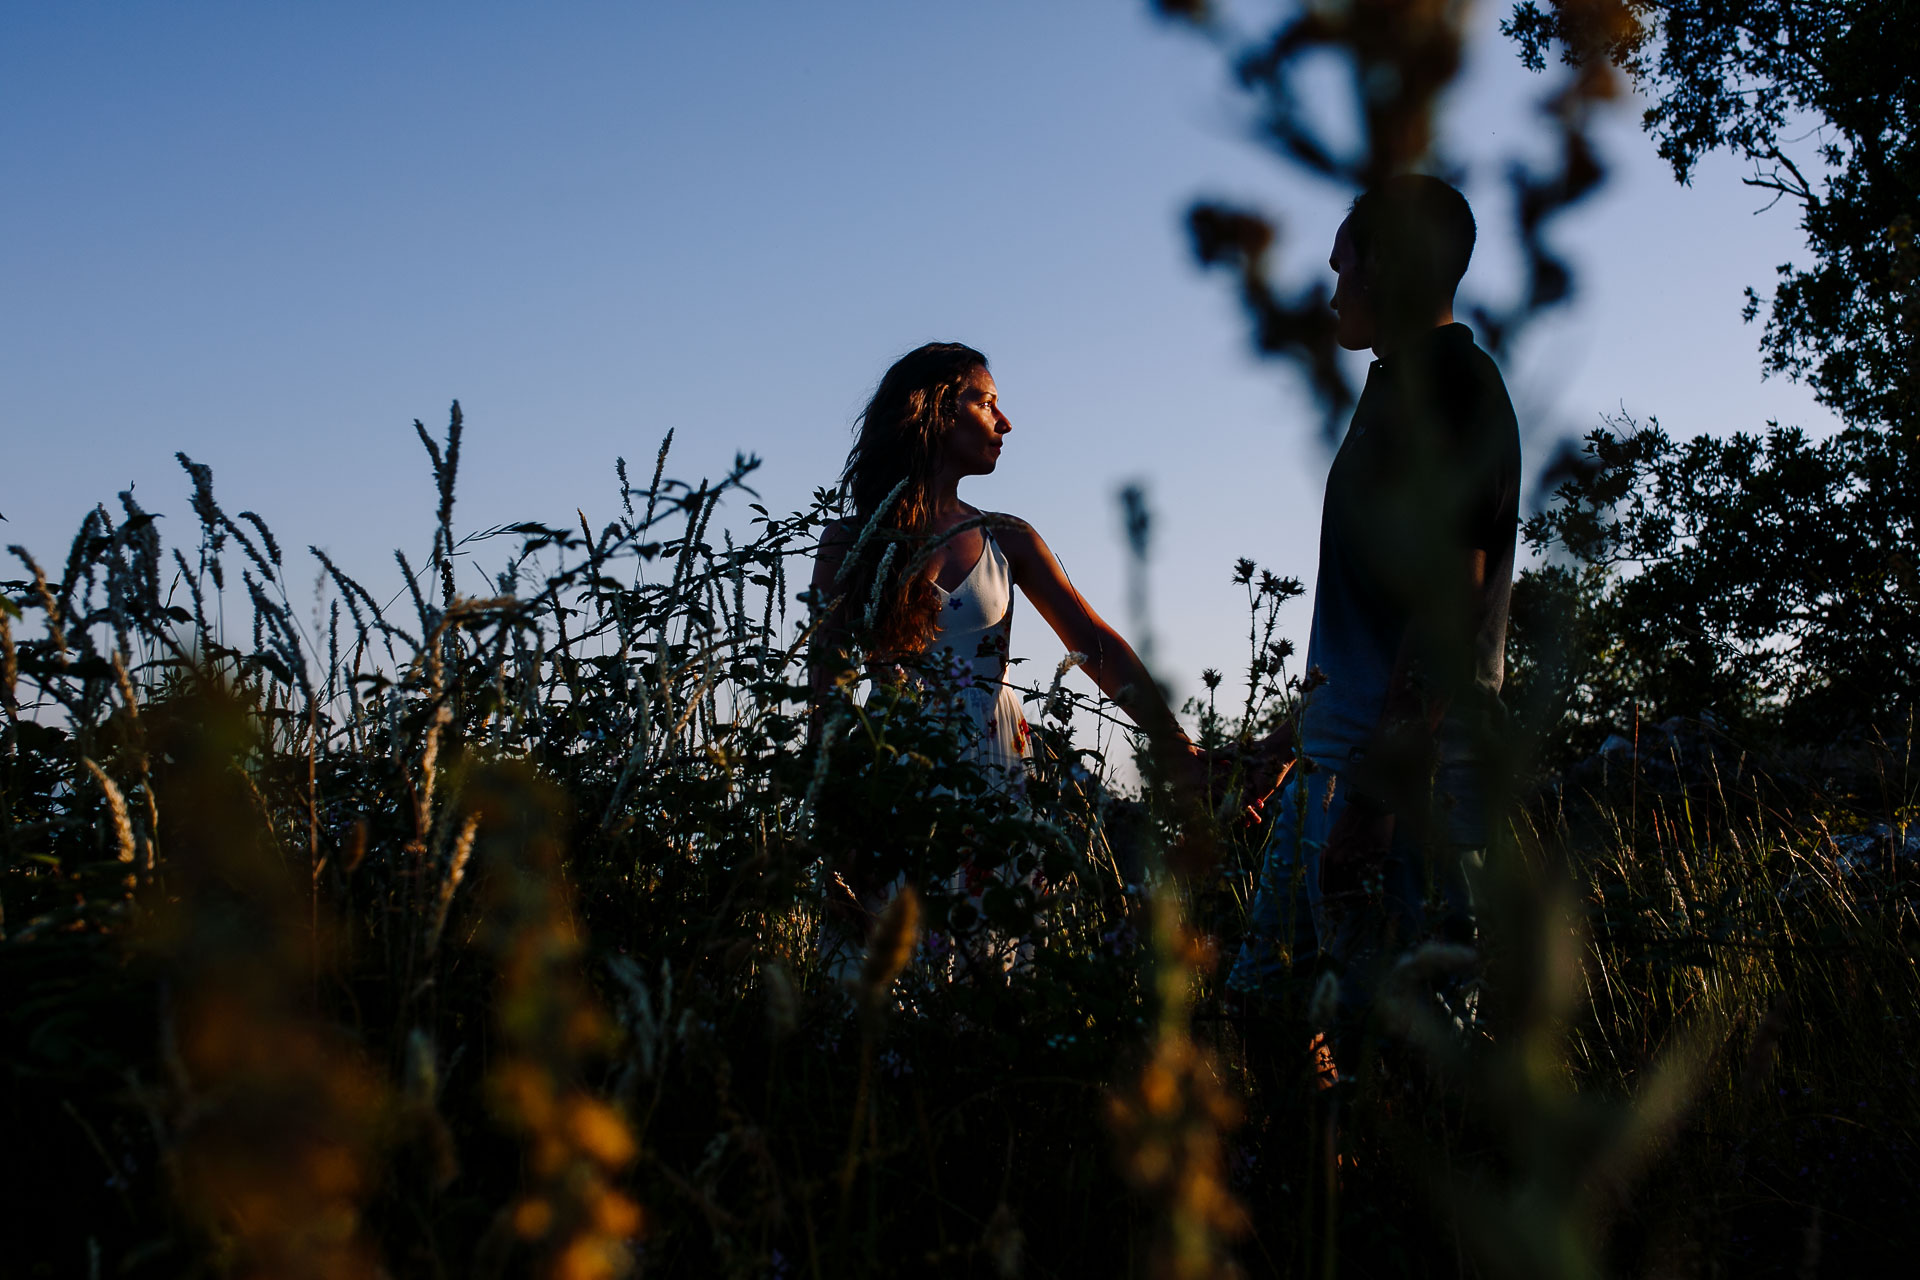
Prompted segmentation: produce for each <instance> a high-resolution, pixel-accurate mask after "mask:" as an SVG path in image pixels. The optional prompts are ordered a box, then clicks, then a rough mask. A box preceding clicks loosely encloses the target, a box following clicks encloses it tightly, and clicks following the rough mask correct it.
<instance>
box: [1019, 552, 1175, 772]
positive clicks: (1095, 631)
mask: <svg viewBox="0 0 1920 1280" xmlns="http://www.w3.org/2000/svg"><path fill="white" fill-rule="evenodd" d="M993 536H994V540H995V541H997V542H998V543H999V544H1000V547H1001V550H1003V551H1005V552H1006V555H1007V562H1008V564H1009V565H1010V566H1011V567H1012V569H1013V581H1014V584H1015V585H1016V586H1018V587H1019V588H1020V589H1021V590H1022V591H1024V592H1025V593H1026V596H1027V599H1029V600H1031V601H1033V607H1034V608H1035V609H1037V610H1039V612H1040V616H1041V617H1042V618H1045V619H1046V622H1047V625H1048V626H1050V627H1052V628H1053V633H1054V634H1055V635H1057V636H1059V637H1060V643H1062V644H1064V645H1066V646H1067V648H1068V649H1070V650H1073V651H1075V652H1078V653H1083V654H1085V655H1086V658H1087V660H1086V663H1085V666H1086V669H1087V674H1088V675H1089V676H1092V677H1093V682H1094V683H1095V684H1097V685H1099V686H1100V689H1101V692H1103V693H1105V694H1106V695H1107V696H1108V697H1109V698H1112V699H1113V700H1114V702H1115V703H1116V704H1117V705H1118V706H1119V707H1120V709H1121V710H1122V711H1125V712H1126V713H1127V715H1129V716H1130V717H1132V719H1133V722H1134V723H1135V724H1137V725H1139V726H1140V727H1141V728H1142V729H1144V730H1146V731H1147V734H1148V735H1149V736H1150V737H1152V738H1154V739H1156V740H1171V741H1172V742H1173V743H1174V744H1176V745H1178V746H1180V747H1182V748H1183V749H1185V750H1189V751H1191V750H1192V749H1193V745H1192V743H1191V742H1190V741H1189V740H1188V738H1187V732H1186V730H1185V729H1182V728H1181V727H1180V722H1179V721H1178V720H1177V719H1175V718H1174V714H1173V709H1172V708H1171V707H1169V706H1168V705H1167V700H1166V698H1165V697H1163V696H1162V695H1161V693H1160V686H1159V685H1157V684H1155V683H1154V682H1153V676H1152V675H1151V674H1149V673H1148V671H1147V666H1146V664H1145V663H1144V662H1142V661H1140V655H1139V654H1137V653H1135V652H1134V651H1133V646H1132V645H1130V644H1128V643H1127V642H1126V639H1125V638H1124V637H1122V636H1121V634H1120V633H1119V632H1118V631H1115V630H1114V629H1113V628H1112V627H1110V626H1108V625H1107V623H1106V621H1105V619H1103V618H1101V616H1100V615H1099V614H1098V613H1095V612H1094V609H1093V606H1092V605H1090V604H1088V603H1087V599H1086V597H1085V596H1083V595H1081V594H1080V592H1079V590H1078V589H1077V588H1076V587H1075V586H1074V585H1073V583H1071V582H1069V581H1068V580H1067V572H1066V570H1064V569H1062V568H1061V567H1060V562H1059V561H1058V560H1056V559H1055V558H1054V555H1053V552H1052V550H1050V549H1049V548H1048V546H1047V544H1046V541H1045V540H1044V539H1043V538H1041V536H1040V535H1039V534H1038V533H1036V532H1035V531H1034V528H1033V526H1032V525H1030V524H1028V523H1027V522H1026V521H1024V520H1018V519H1014V518H1013V517H1010V516H1007V517H1000V518H998V519H996V520H995V521H994V522H993Z"/></svg>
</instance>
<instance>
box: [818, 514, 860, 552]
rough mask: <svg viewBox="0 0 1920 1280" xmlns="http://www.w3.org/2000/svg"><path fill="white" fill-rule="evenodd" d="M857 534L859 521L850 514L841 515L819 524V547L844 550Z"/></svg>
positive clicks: (825, 549)
mask: <svg viewBox="0 0 1920 1280" xmlns="http://www.w3.org/2000/svg"><path fill="white" fill-rule="evenodd" d="M859 536H860V526H859V523H858V522H857V521H856V520H854V518H853V517H852V516H841V517H838V518H837V519H833V520H829V521H827V522H826V523H825V524H824V525H822V526H820V549H821V550H822V551H845V550H846V549H847V548H848V547H850V546H852V545H853V544H854V540H855V539H856V538H858V537H859Z"/></svg>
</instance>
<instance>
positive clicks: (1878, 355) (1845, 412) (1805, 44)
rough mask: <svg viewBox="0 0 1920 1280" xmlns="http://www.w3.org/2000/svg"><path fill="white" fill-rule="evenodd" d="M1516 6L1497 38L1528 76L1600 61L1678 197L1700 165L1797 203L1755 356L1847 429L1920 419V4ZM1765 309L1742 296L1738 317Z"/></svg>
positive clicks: (1535, 2) (1890, 0) (1536, 0)
mask: <svg viewBox="0 0 1920 1280" xmlns="http://www.w3.org/2000/svg"><path fill="white" fill-rule="evenodd" d="M1625 10H1626V13H1627V15H1628V16H1629V18H1630V19H1631V21H1630V22H1629V23H1627V24H1625V25H1622V24H1619V23H1618V22H1617V21H1610V22H1608V23H1607V24H1606V25H1601V23H1600V21H1599V17H1598V15H1600V14H1601V13H1602V12H1603V11H1604V12H1605V14H1607V15H1613V14H1615V13H1617V11H1616V10H1615V9H1614V8H1613V6H1611V5H1608V6H1599V5H1596V4H1594V3H1593V2H1592V0H1520V3H1518V4H1516V5H1515V6H1514V9H1513V13H1512V16H1511V17H1510V18H1508V19H1507V21H1506V22H1505V23H1503V24H1502V29H1503V30H1504V31H1506V33H1507V34H1508V35H1509V36H1511V37H1513V38H1514V39H1515V40H1516V41H1517V42H1518V44H1519V46H1520V52H1521V57H1522V59H1523V61H1525V62H1526V63H1527V64H1528V65H1529V66H1531V67H1533V68H1534V69H1536V70H1538V69H1541V68H1542V67H1544V65H1545V63H1546V59H1547V56H1548V54H1549V52H1550V51H1551V50H1553V49H1556V48H1557V49H1558V51H1559V53H1560V56H1561V57H1562V58H1563V59H1564V60H1566V61H1568V62H1571V63H1576V64H1578V63H1580V62H1583V61H1585V60H1588V59H1592V58H1598V57H1605V58H1609V59H1611V60H1613V61H1614V62H1615V63H1617V64H1618V65H1619V66H1621V67H1622V68H1623V69H1624V70H1626V72H1627V73H1628V74H1629V75H1630V76H1631V77H1632V78H1633V80H1634V82H1635V84H1636V85H1637V86H1638V87H1639V88H1640V89H1641V90H1642V91H1643V92H1645V93H1646V94H1647V95H1648V97H1649V98H1650V99H1652V105H1651V106H1650V107H1649V108H1648V109H1647V112H1646V116H1645V126H1646V129H1647V131H1648V132H1649V133H1650V134H1651V135H1652V136H1653V138H1654V140H1655V142H1656V144H1657V145H1658V147H1659V152H1660V155H1661V156H1662V158H1664V159H1665V160H1666V161H1667V162H1668V163H1669V164H1671V165H1672V166H1673V172H1674V176H1675V177H1676V178H1678V179H1679V180H1680V181H1682V182H1687V181H1689V180H1690V179H1691V177H1692V174H1693V170H1694V166H1695V165H1696V164H1697V163H1698V162H1699V160H1700V159H1701V157H1702V156H1704V155H1706V154H1707V153H1709V152H1712V151H1724V152H1727V153H1730V154H1732V155H1734V156H1736V157H1739V158H1740V159H1742V160H1745V161H1748V162H1750V163H1751V164H1752V166H1753V173H1752V175H1751V176H1750V177H1748V178H1747V179H1746V181H1747V183H1748V184H1749V185H1750V186H1753V187H1755V188H1758V189H1760V190H1762V191H1768V192H1772V193H1773V194H1774V195H1775V196H1776V197H1777V198H1791V199H1793V200H1796V201H1798V202H1799V203H1800V205H1801V209H1802V214H1801V225H1802V228H1803V230H1804V231H1805V233H1806V237H1807V247H1808V249H1809V250H1810V251H1811V253H1812V263H1811V265H1808V266H1797V265H1793V264H1783V265H1781V266H1780V267H1778V269H1777V271H1778V279H1777V281H1776V283H1775V286H1774V291H1773V297H1772V301H1771V306H1770V307H1769V309H1768V316H1767V325H1766V331H1765V336H1764V337H1763V339H1762V343H1761V346H1762V350H1763V352H1764V353H1765V359H1766V365H1767V368H1768V369H1769V370H1770V371H1772V372H1778V373H1785V374H1788V375H1790V376H1792V377H1795V378H1800V379H1804V380H1806V381H1807V382H1808V383H1809V384H1810V385H1811V386H1812V388H1813V389H1814V391H1815V393H1816V394H1817V395H1818V397H1819V398H1820V400H1821V401H1822V402H1823V403H1825V404H1827V405H1828V406H1830V407H1831V408H1832V409H1833V410H1834V411H1835V412H1837V413H1838V414H1840V415H1841V417H1843V418H1844V419H1846V420H1847V421H1849V422H1855V423H1867V424H1878V423H1892V422H1898V421H1910V420H1911V418H1912V416H1913V415H1914V413H1915V411H1916V408H1920V399H1917V398H1916V397H1917V396H1920V376H1917V373H1916V370H1917V368H1920V300H1916V284H1920V253H1917V252H1916V249H1915V245H1914V230H1915V227H1914V222H1915V214H1916V211H1917V210H1920V148H1917V147H1916V142H1915V128H1916V123H1920V76H1916V75H1915V74H1914V72H1915V67H1916V64H1917V63H1920V3H1915V2H1914V0H1627V2H1626V6H1625ZM1760 306H1761V300H1760V297H1759V295H1758V294H1757V293H1756V292H1755V291H1753V290H1752V289H1749V290H1748V303H1747V315H1748V318H1749V319H1752V318H1753V317H1755V316H1757V315H1758V313H1759V310H1760Z"/></svg>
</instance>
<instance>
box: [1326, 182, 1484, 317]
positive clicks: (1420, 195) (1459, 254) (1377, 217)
mask: <svg viewBox="0 0 1920 1280" xmlns="http://www.w3.org/2000/svg"><path fill="white" fill-rule="evenodd" d="M1475 234H1476V233H1475V229H1474V225H1473V210H1472V209H1471V208H1469V207H1468V206H1467V198H1466V197H1465V196H1463V195H1461V194H1460V193H1459V192H1458V191H1456V190H1455V189H1454V188H1453V187H1451V186H1449V185H1448V184H1447V183H1445V182H1442V181H1441V180H1440V179H1438V178H1433V177H1429V176H1427V175H1426V174H1424V173H1408V174H1402V175H1400V176H1399V177H1397V178H1389V179H1387V180H1386V181H1385V182H1383V183H1381V184H1380V185H1379V186H1377V187H1371V188H1369V189H1368V190H1366V191H1365V192H1363V193H1362V194H1361V195H1360V197H1359V198H1358V199H1357V200H1355V201H1354V202H1353V208H1352V209H1351V210H1350V211H1349V212H1348V214H1347V236H1348V238H1349V239H1351V240H1352V241H1353V251H1354V253H1355V255H1356V256H1357V257H1358V258H1359V260H1360V265H1361V269H1362V270H1363V271H1364V272H1365V273H1366V276H1367V279H1368V281H1369V287H1370V289H1384V290H1385V291H1386V292H1388V293H1390V294H1391V295H1392V296H1393V297H1394V298H1396V299H1397V300H1398V301H1400V302H1401V303H1403V304H1405V305H1407V306H1411V307H1418V308H1421V309H1431V308H1435V307H1439V306H1441V305H1443V304H1445V303H1448V302H1450V301H1452V299H1453V293H1454V290H1455V289H1457V288H1459V286H1460V278H1461V277H1462V276H1464V275H1466V274H1467V263H1468V262H1469V261H1470V260H1472V258H1473V242H1474V238H1475Z"/></svg>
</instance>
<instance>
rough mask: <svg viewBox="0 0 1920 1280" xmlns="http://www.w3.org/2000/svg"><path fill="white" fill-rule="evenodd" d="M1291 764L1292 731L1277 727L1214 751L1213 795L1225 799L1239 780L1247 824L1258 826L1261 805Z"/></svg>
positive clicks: (1241, 801)
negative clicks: (1240, 744) (1256, 738)
mask: <svg viewBox="0 0 1920 1280" xmlns="http://www.w3.org/2000/svg"><path fill="white" fill-rule="evenodd" d="M1292 767H1293V731H1292V730H1291V729H1287V728H1281V729H1277V730H1275V731H1274V732H1273V733H1270V734H1268V735H1267V736H1266V737H1264V738H1261V739H1260V740H1259V741H1258V742H1252V743H1249V744H1248V745H1246V746H1245V747H1228V748H1226V749H1224V750H1221V751H1216V752H1214V753H1213V773H1212V778H1211V783H1212V789H1213V795H1214V796H1215V797H1216V799H1224V798H1225V797H1226V796H1227V795H1228V794H1229V792H1230V791H1232V790H1233V788H1234V784H1235V783H1236V782H1237V783H1238V784H1239V785H1238V794H1237V796H1236V798H1237V799H1238V801H1239V803H1240V807H1241V810H1242V812H1243V814H1244V815H1245V817H1246V820H1247V825H1248V826H1256V825H1258V824H1259V822H1260V816H1261V807H1262V806H1263V805H1265V804H1266V802H1267V799H1268V797H1270V796H1272V795H1273V793H1274V792H1275V791H1277V790H1279V788H1280V784H1281V782H1282V781H1284V780H1285V778H1286V776H1287V772H1288V770H1290V769H1291V768H1292Z"/></svg>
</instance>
